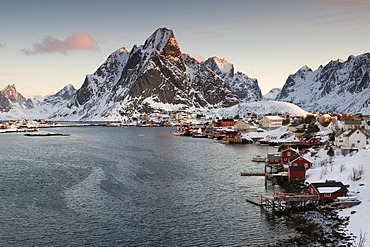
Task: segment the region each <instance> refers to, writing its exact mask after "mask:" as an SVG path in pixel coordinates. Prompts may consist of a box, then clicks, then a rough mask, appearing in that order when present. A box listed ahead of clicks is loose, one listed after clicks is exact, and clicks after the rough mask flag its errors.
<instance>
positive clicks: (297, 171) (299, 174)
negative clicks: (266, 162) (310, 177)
mask: <svg viewBox="0 0 370 247" xmlns="http://www.w3.org/2000/svg"><path fill="white" fill-rule="evenodd" d="M288 178H289V179H305V178H306V168H305V167H304V166H289V168H288Z"/></svg>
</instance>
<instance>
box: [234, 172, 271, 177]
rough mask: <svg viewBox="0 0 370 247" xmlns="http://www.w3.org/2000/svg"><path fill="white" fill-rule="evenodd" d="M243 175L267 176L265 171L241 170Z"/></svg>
mask: <svg viewBox="0 0 370 247" xmlns="http://www.w3.org/2000/svg"><path fill="white" fill-rule="evenodd" d="M240 175H241V176H266V174H265V173H264V172H241V173H240Z"/></svg>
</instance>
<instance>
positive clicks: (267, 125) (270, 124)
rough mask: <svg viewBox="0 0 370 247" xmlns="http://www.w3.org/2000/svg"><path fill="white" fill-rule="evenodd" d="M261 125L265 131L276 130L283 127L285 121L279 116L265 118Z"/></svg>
mask: <svg viewBox="0 0 370 247" xmlns="http://www.w3.org/2000/svg"><path fill="white" fill-rule="evenodd" d="M260 124H261V128H263V129H267V130H274V129H278V128H280V127H281V126H283V119H282V118H281V117H279V116H264V117H263V118H262V119H261V120H260Z"/></svg>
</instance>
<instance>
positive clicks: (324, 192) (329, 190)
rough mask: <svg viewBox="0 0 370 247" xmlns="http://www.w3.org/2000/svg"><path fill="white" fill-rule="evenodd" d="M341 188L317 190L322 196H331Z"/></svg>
mask: <svg viewBox="0 0 370 247" xmlns="http://www.w3.org/2000/svg"><path fill="white" fill-rule="evenodd" d="M340 189H341V187H320V188H317V190H318V191H319V193H320V194H329V193H334V192H337V191H338V190H340Z"/></svg>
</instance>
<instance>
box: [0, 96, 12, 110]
mask: <svg viewBox="0 0 370 247" xmlns="http://www.w3.org/2000/svg"><path fill="white" fill-rule="evenodd" d="M10 109H11V104H10V102H9V99H8V98H7V97H6V96H4V95H3V94H1V93H0V112H8V111H10Z"/></svg>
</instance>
